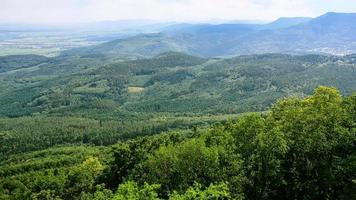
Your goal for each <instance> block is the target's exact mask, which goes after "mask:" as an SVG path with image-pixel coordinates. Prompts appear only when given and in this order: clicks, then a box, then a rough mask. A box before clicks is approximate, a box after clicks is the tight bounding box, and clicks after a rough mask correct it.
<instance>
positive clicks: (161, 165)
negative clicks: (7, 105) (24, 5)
mask: <svg viewBox="0 0 356 200" xmlns="http://www.w3.org/2000/svg"><path fill="white" fill-rule="evenodd" d="M355 108H356V96H355V95H352V96H350V97H345V98H342V97H341V95H340V94H339V92H338V91H337V90H335V89H333V88H328V87H319V88H317V89H316V90H315V91H314V94H313V95H312V96H309V97H306V98H304V99H299V98H287V99H281V100H280V101H278V102H277V103H276V104H275V105H274V106H273V107H272V108H271V110H270V111H269V112H267V113H266V114H250V115H246V116H241V117H239V118H238V119H237V120H236V121H229V122H227V123H225V124H216V125H214V126H212V127H211V128H209V129H197V130H193V132H186V133H183V132H173V133H167V134H161V135H156V136H148V137H140V138H137V139H133V140H130V141H127V142H121V143H119V144H116V145H114V146H113V147H112V150H111V152H112V154H108V152H107V150H105V149H102V150H100V151H99V152H98V153H90V154H89V155H90V156H89V155H88V154H83V155H87V156H84V157H86V159H85V160H82V161H81V163H78V162H77V163H76V164H74V165H73V164H72V165H70V164H68V166H67V167H65V166H66V165H64V166H63V167H56V168H55V167H49V168H47V169H48V170H43V169H45V166H47V165H40V163H43V161H42V160H46V159H49V160H51V159H55V158H56V157H50V156H49V157H48V156H45V155H46V153H45V152H46V151H49V150H46V151H44V152H43V153H45V154H43V153H40V154H39V153H36V152H34V153H31V154H22V155H19V157H18V159H19V161H20V160H21V161H22V162H23V161H26V160H31V157H32V159H34V160H33V162H34V163H33V166H38V167H32V168H26V169H25V168H24V167H25V166H21V165H20V166H19V165H14V162H16V161H15V160H13V161H11V160H8V161H4V162H3V164H2V165H1V168H0V169H1V171H3V172H4V170H7V171H13V173H12V174H9V173H7V172H6V173H2V174H1V177H0V180H1V185H0V194H1V195H2V196H1V198H3V199H133V200H136V199H149V200H154V199H171V200H174V199H177V200H181V199H184V200H185V199H197V198H200V199H353V198H355V195H356V194H355V188H356V184H355V182H356V181H355V180H356V176H355V174H356V154H355V152H356V146H355V145H356V120H355V119H356V115H355V114H356V110H355ZM83 150H85V148H83ZM53 152H55V151H53ZM78 153H79V152H78ZM95 154H96V155H95ZM26 155H30V156H26ZM31 155H32V156H31ZM35 155H37V156H35ZM39 155H44V157H42V158H41V157H38V156H39ZM74 155H75V154H74ZM62 156H64V155H63V154H58V158H60V157H62ZM21 157H23V158H21ZM36 157H37V158H36ZM16 166H17V169H12V168H16ZM22 171H26V173H23V172H22ZM41 177H42V178H41ZM49 177H51V179H48V178H49ZM47 179H48V181H44V180H47ZM34 180H36V181H34ZM38 180H42V182H41V181H38ZM51 180H53V181H51ZM39 183H42V184H39Z"/></svg>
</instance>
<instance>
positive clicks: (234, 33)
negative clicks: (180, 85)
mask: <svg viewBox="0 0 356 200" xmlns="http://www.w3.org/2000/svg"><path fill="white" fill-rule="evenodd" d="M166 51H181V52H185V53H189V54H192V55H198V56H203V57H231V56H236V55H246V54H263V53H291V54H305V53H314V54H315V53H317V54H319V53H320V54H334V55H346V54H352V53H356V13H326V14H325V15H322V16H320V17H317V18H313V19H310V18H281V19H278V20H277V21H275V22H272V23H269V24H265V25H260V24H220V25H210V24H178V25H173V26H169V27H166V28H165V29H164V30H163V32H162V33H158V34H149V35H148V34H142V35H138V36H135V37H131V38H127V39H121V40H114V41H111V42H108V43H104V44H100V45H97V46H92V47H86V48H81V49H74V50H71V51H69V52H70V54H74V55H82V56H83V55H85V56H88V55H91V54H96V55H110V56H117V57H122V56H127V55H133V56H138V57H147V56H154V55H157V54H159V53H162V52H166ZM64 54H68V52H65V53H64Z"/></svg>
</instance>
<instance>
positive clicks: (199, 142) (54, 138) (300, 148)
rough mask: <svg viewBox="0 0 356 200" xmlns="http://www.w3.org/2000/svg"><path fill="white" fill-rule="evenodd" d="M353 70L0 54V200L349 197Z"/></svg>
mask: <svg viewBox="0 0 356 200" xmlns="http://www.w3.org/2000/svg"><path fill="white" fill-rule="evenodd" d="M355 74H356V57H355V55H348V56H326V55H286V54H262V55H248V56H238V57H233V58H202V57H196V56H192V55H187V54H184V53H177V52H167V53H162V54H159V55H156V56H154V57H151V58H140V59H131V58H122V57H112V56H107V55H101V54H91V55H84V56H78V55H65V54H63V55H61V56H57V57H53V58H47V57H42V56H36V55H26V56H3V57H0V199H6V200H7V199H21V200H23V199H65V200H67V199H68V200H70V199H131V200H136V199H138V200H139V199H171V200H175V199H178V200H184V199H353V198H355V195H356V194H355V192H354V191H355V189H356V177H355V174H356V155H355V152H356V151H355V150H356V149H355V144H356V135H355V134H356V133H355V130H356V129H355V128H356V127H355V126H356V120H355V117H356V116H355V115H356V114H355V112H356V107H355V104H356V96H355V94H354V92H355V91H356V79H355ZM320 85H325V86H320ZM336 88H337V89H336Z"/></svg>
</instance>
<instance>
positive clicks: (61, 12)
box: [0, 0, 356, 24]
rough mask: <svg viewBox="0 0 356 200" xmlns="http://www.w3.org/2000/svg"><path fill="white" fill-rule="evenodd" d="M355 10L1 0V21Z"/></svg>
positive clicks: (222, 2) (287, 2)
mask: <svg viewBox="0 0 356 200" xmlns="http://www.w3.org/2000/svg"><path fill="white" fill-rule="evenodd" d="M326 12H356V0H0V23H23V24H75V23H85V22H95V21H109V20H110V21H114V20H128V19H135V20H137V19H150V20H159V21H186V22H189V21H199V20H211V19H224V20H264V21H268V20H274V19H277V18H279V17H296V16H303V17H315V16H319V15H322V14H324V13H326Z"/></svg>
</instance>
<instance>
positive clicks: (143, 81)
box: [0, 52, 356, 117]
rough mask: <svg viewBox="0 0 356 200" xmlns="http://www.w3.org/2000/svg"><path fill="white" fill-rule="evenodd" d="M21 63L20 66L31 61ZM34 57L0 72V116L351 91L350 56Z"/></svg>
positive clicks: (223, 108) (218, 107) (213, 110)
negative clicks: (320, 89)
mask: <svg viewBox="0 0 356 200" xmlns="http://www.w3.org/2000/svg"><path fill="white" fill-rule="evenodd" d="M18 61H19V62H20V61H21V60H18ZM23 62H24V63H22V64H20V65H19V66H21V65H23V66H26V65H29V64H31V65H32V64H33V63H32V62H34V61H30V62H29V63H28V61H26V60H23ZM35 62H36V65H35V66H32V67H26V68H20V69H17V68H15V69H14V70H12V71H11V70H10V71H7V72H3V73H0V81H1V83H2V84H1V86H0V87H1V91H0V115H1V116H7V117H20V116H29V115H30V116H31V115H34V114H36V115H37V114H45V115H56V116H68V115H79V116H86V117H93V116H97V115H99V113H105V115H106V116H117V115H121V114H122V113H192V112H194V113H205V114H209V113H210V114H217V113H219V114H229V113H242V112H246V111H263V110H265V109H267V108H268V107H269V106H270V105H272V103H274V102H275V101H276V100H277V99H279V98H281V97H285V96H299V97H300V96H305V95H308V94H310V93H311V91H312V90H313V89H314V88H315V87H317V86H319V85H326V86H332V87H336V88H339V89H340V91H341V92H342V93H343V94H345V95H350V94H351V93H352V92H353V91H355V90H356V79H355V74H356V60H355V56H354V55H350V56H344V57H338V56H321V55H305V56H291V55H283V54H265V55H251V56H239V57H235V58H231V59H204V58H199V57H195V56H190V55H186V54H182V53H174V52H170V53H164V54H160V55H158V56H156V57H154V58H150V59H139V60H131V61H130V60H126V61H115V60H103V59H102V58H100V59H99V58H81V57H70V58H65V57H64V58H61V57H58V58H53V59H49V60H45V61H44V63H42V64H41V62H40V64H38V63H37V60H36V61H35ZM100 115H101V116H102V114H100Z"/></svg>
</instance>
